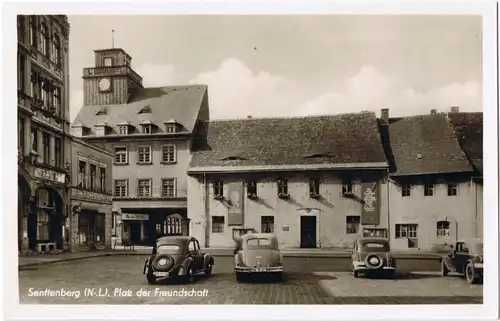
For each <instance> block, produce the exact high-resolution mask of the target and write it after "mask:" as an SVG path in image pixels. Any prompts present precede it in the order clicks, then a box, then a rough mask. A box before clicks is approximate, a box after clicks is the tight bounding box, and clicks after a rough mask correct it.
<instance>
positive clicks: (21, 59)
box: [17, 53, 26, 93]
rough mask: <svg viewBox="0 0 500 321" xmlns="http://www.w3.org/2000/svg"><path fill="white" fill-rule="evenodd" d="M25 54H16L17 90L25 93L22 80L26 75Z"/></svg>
mask: <svg viewBox="0 0 500 321" xmlns="http://www.w3.org/2000/svg"><path fill="white" fill-rule="evenodd" d="M25 59H26V56H25V55H23V54H20V53H19V54H18V55H17V90H19V91H20V92H22V93H25V91H24V90H25V88H24V87H25V86H24V80H25V77H26V74H25V72H26V71H25V66H26V62H25Z"/></svg>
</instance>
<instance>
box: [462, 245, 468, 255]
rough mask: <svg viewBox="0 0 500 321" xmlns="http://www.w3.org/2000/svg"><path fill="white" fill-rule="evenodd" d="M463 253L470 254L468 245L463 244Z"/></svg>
mask: <svg viewBox="0 0 500 321" xmlns="http://www.w3.org/2000/svg"><path fill="white" fill-rule="evenodd" d="M462 252H466V253H468V252H469V247H468V246H467V244H465V243H464V244H462Z"/></svg>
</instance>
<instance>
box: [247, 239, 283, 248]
mask: <svg viewBox="0 0 500 321" xmlns="http://www.w3.org/2000/svg"><path fill="white" fill-rule="evenodd" d="M247 247H248V248H264V249H275V248H276V245H274V244H273V242H272V239H268V238H250V239H248V240H247Z"/></svg>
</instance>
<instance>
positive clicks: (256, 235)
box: [241, 233, 276, 241]
mask: <svg viewBox="0 0 500 321" xmlns="http://www.w3.org/2000/svg"><path fill="white" fill-rule="evenodd" d="M250 238H267V239H275V238H276V235H275V234H272V233H249V234H245V235H243V236H241V240H242V241H245V240H248V239H250Z"/></svg>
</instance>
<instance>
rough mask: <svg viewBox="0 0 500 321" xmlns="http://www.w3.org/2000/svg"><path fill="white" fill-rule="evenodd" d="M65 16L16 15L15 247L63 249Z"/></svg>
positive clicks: (66, 108) (66, 94) (66, 190)
mask: <svg viewBox="0 0 500 321" xmlns="http://www.w3.org/2000/svg"><path fill="white" fill-rule="evenodd" d="M69 30H70V26H69V24H68V19H67V17H66V16H65V15H31V16H24V15H20V16H17V31H18V41H17V43H18V47H17V71H18V77H17V89H18V104H17V106H18V108H17V110H18V118H17V120H18V124H17V128H18V135H17V139H18V248H19V251H20V252H23V253H25V252H28V250H31V251H38V252H45V251H54V250H57V249H59V250H63V249H65V248H67V247H68V244H67V242H65V240H66V239H67V235H65V229H64V226H66V224H67V216H68V212H69V210H68V201H69V184H68V179H69V167H70V160H69V131H70V123H69V90H68V89H67V88H68V82H69V76H68V66H69V64H68V36H69Z"/></svg>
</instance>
